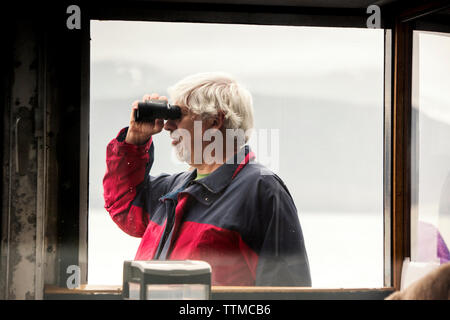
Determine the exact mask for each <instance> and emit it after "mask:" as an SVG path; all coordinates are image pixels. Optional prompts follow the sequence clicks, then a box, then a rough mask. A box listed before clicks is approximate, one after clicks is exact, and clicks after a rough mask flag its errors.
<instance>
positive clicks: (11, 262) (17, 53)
mask: <svg viewBox="0 0 450 320" xmlns="http://www.w3.org/2000/svg"><path fill="white" fill-rule="evenodd" d="M23 5H24V7H19V6H17V7H13V8H12V9H9V11H8V12H5V11H3V12H2V14H1V18H2V26H3V28H2V33H3V34H4V37H3V39H4V42H3V44H4V46H3V48H2V51H4V52H7V53H8V55H7V57H8V59H5V60H3V61H2V69H3V71H5V72H4V73H2V75H3V77H2V113H3V122H2V134H3V135H2V149H3V152H2V168H3V171H2V215H1V249H0V250H1V251H0V254H1V259H0V263H1V264H0V299H42V298H43V288H44V283H50V284H59V285H65V281H66V279H67V277H68V274H66V269H67V266H69V265H78V266H79V265H80V264H82V263H85V262H86V258H83V259H80V250H79V248H80V246H79V242H80V232H79V230H80V228H79V226H80V218H79V216H80V194H81V193H83V192H86V193H87V188H86V187H85V186H84V187H83V188H80V185H81V184H80V180H81V179H85V180H86V177H83V176H82V175H81V174H80V172H81V171H80V162H81V161H82V160H81V159H87V158H88V154H87V150H82V149H81V143H80V141H81V136H82V134H81V131H80V128H82V127H83V128H84V131H85V132H84V135H87V134H88V133H87V129H88V128H89V125H88V123H85V122H83V123H82V120H83V119H82V118H81V111H80V110H81V102H80V101H81V97H82V96H83V94H84V95H86V94H88V93H86V92H85V93H82V91H83V90H82V85H81V83H82V79H81V77H82V76H83V77H84V76H87V79H83V81H84V83H86V81H87V82H89V77H88V74H86V73H82V72H80V71H82V70H83V69H82V67H81V65H82V61H81V59H82V58H81V48H82V46H81V38H82V32H81V31H80V30H69V29H67V27H66V19H67V14H66V8H67V5H64V3H62V4H60V5H57V6H51V7H50V6H45V5H38V4H35V5H31V4H30V5H29V4H25V3H24V4H23ZM18 13H20V14H18ZM86 32H87V33H85V34H88V32H89V31H88V30H86ZM85 43H87V45H88V41H85ZM85 47H86V45H85ZM85 140H86V139H85ZM82 152H83V154H84V156H81V154H82ZM86 165H87V161H85V166H86ZM85 182H86V181H85ZM85 199H86V201H87V196H85ZM85 207H87V202H86V205H85ZM84 240H87V239H84ZM83 242H84V243H87V241H83Z"/></svg>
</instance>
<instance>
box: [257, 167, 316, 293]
mask: <svg viewBox="0 0 450 320" xmlns="http://www.w3.org/2000/svg"><path fill="white" fill-rule="evenodd" d="M263 178H264V179H263V190H264V191H263V192H262V196H263V199H261V203H263V206H262V208H265V209H264V211H265V212H264V216H265V217H266V219H267V221H268V223H267V227H266V231H265V233H264V238H263V241H262V246H261V249H260V254H259V259H258V266H257V269H256V285H258V286H302V287H309V286H311V275H310V269H309V262H308V256H307V254H306V248H305V243H304V240H303V234H302V229H301V227H300V222H299V219H298V215H297V209H296V207H295V204H294V201H293V199H292V197H291V195H290V194H289V191H288V189H287V188H286V186H285V185H284V183H283V182H282V181H281V179H280V178H279V177H277V176H276V175H268V176H264V177H263Z"/></svg>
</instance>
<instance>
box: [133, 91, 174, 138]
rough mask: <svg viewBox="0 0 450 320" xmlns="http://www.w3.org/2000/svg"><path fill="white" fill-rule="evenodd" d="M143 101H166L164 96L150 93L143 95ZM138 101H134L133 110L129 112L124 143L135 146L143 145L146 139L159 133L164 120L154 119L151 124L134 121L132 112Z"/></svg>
mask: <svg viewBox="0 0 450 320" xmlns="http://www.w3.org/2000/svg"><path fill="white" fill-rule="evenodd" d="M142 100H143V101H147V100H166V101H167V98H166V97H165V96H159V94H157V93H152V94H151V95H150V94H146V95H144V97H143V98H142ZM139 102H140V101H135V102H134V103H133V108H132V110H131V117H130V126H129V128H128V133H127V137H126V138H125V142H127V143H130V144H135V145H143V144H145V143H146V142H147V141H148V139H150V137H151V136H152V135H154V134H157V133H160V132H161V130H162V129H163V127H164V119H155V120H154V121H152V122H136V121H135V119H134V111H135V110H136V109H137V107H138V103H139Z"/></svg>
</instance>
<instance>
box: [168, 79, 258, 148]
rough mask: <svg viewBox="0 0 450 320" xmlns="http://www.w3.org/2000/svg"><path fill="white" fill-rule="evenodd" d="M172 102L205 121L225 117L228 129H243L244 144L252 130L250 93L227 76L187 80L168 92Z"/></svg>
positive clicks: (225, 125) (251, 100) (225, 124)
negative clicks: (218, 116)
mask: <svg viewBox="0 0 450 320" xmlns="http://www.w3.org/2000/svg"><path fill="white" fill-rule="evenodd" d="M168 93H169V95H170V99H171V101H173V102H174V103H178V104H182V105H185V106H186V107H188V108H189V110H190V111H191V112H192V113H194V114H196V115H199V116H200V117H201V118H202V119H207V118H210V117H212V116H216V115H217V113H218V111H222V112H223V113H224V116H225V119H224V127H225V129H234V130H236V129H241V130H243V131H244V132H245V142H247V141H248V140H249V139H250V134H251V130H250V129H253V99H252V95H251V94H250V92H249V91H248V90H247V89H246V88H244V87H243V86H242V85H240V84H239V83H238V82H237V81H236V80H235V79H233V78H232V77H231V76H230V75H228V74H225V73H216V72H214V73H213V72H208V73H199V74H194V75H191V76H188V77H186V78H184V79H182V80H181V81H179V82H178V83H176V84H175V85H174V86H172V87H170V88H169V89H168Z"/></svg>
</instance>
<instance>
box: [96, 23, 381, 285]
mask: <svg viewBox="0 0 450 320" xmlns="http://www.w3.org/2000/svg"><path fill="white" fill-rule="evenodd" d="M91 38H92V41H91V129H90V148H91V149H90V201H89V204H90V225H89V283H103V284H106V283H112V284H117V283H121V277H122V273H121V272H122V271H121V270H122V269H121V268H122V262H123V260H129V259H133V257H134V254H135V253H136V250H137V247H138V245H139V239H137V238H131V237H129V236H127V235H125V234H124V233H123V232H122V231H121V230H120V229H119V228H118V227H117V226H116V225H115V224H114V223H113V222H112V221H111V219H110V218H109V215H108V213H107V212H106V211H105V210H104V209H103V205H104V202H103V187H102V179H103V175H104V173H105V149H106V145H107V144H108V142H109V141H110V140H111V139H113V138H114V137H115V136H116V135H117V133H118V131H119V130H120V129H121V128H123V127H125V126H127V125H128V120H129V112H130V105H131V103H132V102H133V101H135V100H140V99H141V98H142V96H143V95H144V94H145V93H152V92H157V93H160V94H163V95H167V87H169V86H171V85H173V84H174V83H176V82H177V81H178V80H180V79H182V78H184V77H185V76H187V75H190V74H194V73H198V72H206V71H224V72H227V73H230V74H232V75H233V76H235V77H236V78H237V79H238V80H240V81H241V82H242V83H243V84H244V85H245V86H246V87H247V88H248V89H249V91H250V92H251V93H252V95H253V100H254V108H255V114H254V115H255V129H256V130H255V131H254V133H253V136H252V140H251V141H250V145H251V146H252V147H253V148H254V149H256V156H257V159H259V160H260V161H261V162H262V163H263V164H265V165H267V166H268V167H269V168H270V169H272V170H273V171H274V172H275V173H277V174H278V175H279V176H280V177H281V179H282V180H283V181H284V182H285V184H286V185H287V187H288V189H289V191H290V193H291V195H292V197H293V199H294V202H295V205H296V207H297V210H298V214H299V219H300V224H301V227H302V230H303V235H304V239H305V243H306V247H307V253H308V257H309V262H310V268H311V276H312V283H313V287H336V288H338V287H344V288H345V287H382V286H383V68H384V65H383V63H384V56H383V54H384V52H383V50H384V34H383V30H376V29H353V28H311V27H287V26H255V25H221V24H190V23H159V22H117V21H110V22H100V21H92V22H91ZM270 139H274V140H272V141H275V144H271V142H268V141H271V140H270ZM154 141H155V145H156V148H157V152H156V154H155V162H154V166H153V168H152V174H153V175H158V174H159V173H162V172H167V173H176V172H180V171H184V170H186V169H187V166H186V165H184V164H180V163H178V162H174V161H172V159H170V160H169V157H168V155H171V146H170V141H171V140H170V138H169V136H168V134H167V133H163V134H159V135H157V136H155V138H154ZM267 142H268V143H267ZM265 144H269V146H270V147H269V148H268V149H267V150H264V145H265ZM272 146H273V147H272ZM258 156H259V158H258Z"/></svg>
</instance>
